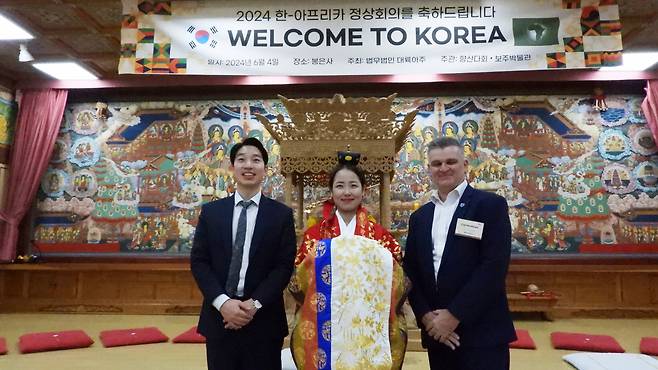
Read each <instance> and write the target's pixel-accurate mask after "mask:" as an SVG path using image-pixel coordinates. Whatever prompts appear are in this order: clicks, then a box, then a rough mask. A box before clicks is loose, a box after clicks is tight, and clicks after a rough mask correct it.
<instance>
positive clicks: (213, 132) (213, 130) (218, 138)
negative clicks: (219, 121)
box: [208, 125, 224, 144]
mask: <svg viewBox="0 0 658 370" xmlns="http://www.w3.org/2000/svg"><path fill="white" fill-rule="evenodd" d="M223 136H224V129H223V128H222V126H220V125H212V126H210V128H209V129H208V138H209V140H210V143H212V144H217V143H221V142H222V137H223Z"/></svg>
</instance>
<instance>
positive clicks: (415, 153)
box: [400, 135, 421, 165]
mask: <svg viewBox="0 0 658 370" xmlns="http://www.w3.org/2000/svg"><path fill="white" fill-rule="evenodd" d="M420 147H421V144H420V139H418V137H417V136H415V135H409V136H408V137H407V140H406V141H405V142H404V146H403V147H402V152H401V153H400V164H401V165H406V164H407V163H410V162H411V161H416V160H420V151H419V150H420Z"/></svg>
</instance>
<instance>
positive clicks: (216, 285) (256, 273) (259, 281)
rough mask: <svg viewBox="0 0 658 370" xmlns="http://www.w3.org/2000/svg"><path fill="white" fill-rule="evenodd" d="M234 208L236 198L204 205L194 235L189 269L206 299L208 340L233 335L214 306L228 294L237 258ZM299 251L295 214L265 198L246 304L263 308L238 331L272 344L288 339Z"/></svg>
mask: <svg viewBox="0 0 658 370" xmlns="http://www.w3.org/2000/svg"><path fill="white" fill-rule="evenodd" d="M234 207H235V197H234V196H230V197H227V198H223V199H220V200H217V201H214V202H210V203H207V204H205V205H204V206H203V207H202V208H201V214H200V215H199V223H198V225H197V228H196V233H195V234H194V243H193V245H192V252H191V256H190V261H191V268H192V274H193V275H194V279H195V280H196V282H197V285H198V286H199V289H200V290H201V293H202V294H203V305H202V307H201V315H200V317H199V324H198V329H197V330H198V331H199V333H201V334H203V335H204V336H205V337H206V338H212V339H221V338H222V337H224V336H225V335H226V333H227V332H228V331H230V330H228V329H224V323H223V318H222V316H221V314H220V313H219V311H217V309H216V308H215V307H214V306H213V305H212V302H213V300H215V298H217V297H218V296H219V295H221V294H226V290H225V287H226V278H227V276H228V270H229V265H230V263H231V254H232V252H233V233H232V223H233V210H234ZM295 251H296V242H295V226H294V221H293V216H292V210H291V209H290V208H288V207H287V206H285V205H284V204H282V203H279V202H277V201H275V200H272V199H270V198H267V197H265V196H261V201H260V204H259V206H258V214H257V216H256V225H255V227H254V234H253V237H252V239H251V247H250V250H249V266H248V268H247V274H246V277H245V285H244V300H246V299H249V298H253V299H254V300H258V301H259V302H260V303H261V304H262V305H263V307H262V308H261V309H260V310H258V312H257V313H256V315H255V316H254V319H253V320H252V321H251V322H250V323H249V324H248V325H246V326H245V327H243V328H242V329H240V330H241V331H243V332H244V333H247V334H251V333H253V334H254V335H256V336H258V337H260V338H268V337H269V338H273V339H280V338H283V337H285V336H286V335H288V324H287V321H286V313H285V307H284V304H283V290H284V288H285V287H286V285H287V284H288V282H289V281H290V276H291V275H292V271H293V263H294V260H295Z"/></svg>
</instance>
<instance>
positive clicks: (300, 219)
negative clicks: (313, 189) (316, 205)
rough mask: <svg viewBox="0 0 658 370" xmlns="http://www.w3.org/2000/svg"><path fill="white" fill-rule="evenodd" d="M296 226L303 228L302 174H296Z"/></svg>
mask: <svg viewBox="0 0 658 370" xmlns="http://www.w3.org/2000/svg"><path fill="white" fill-rule="evenodd" d="M297 198H298V200H297V228H298V229H301V230H304V229H305V228H304V176H303V175H297Z"/></svg>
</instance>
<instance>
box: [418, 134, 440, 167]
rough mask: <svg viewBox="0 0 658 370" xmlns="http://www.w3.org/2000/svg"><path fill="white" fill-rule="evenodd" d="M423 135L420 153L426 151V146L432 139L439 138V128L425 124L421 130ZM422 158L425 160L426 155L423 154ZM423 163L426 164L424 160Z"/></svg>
mask: <svg viewBox="0 0 658 370" xmlns="http://www.w3.org/2000/svg"><path fill="white" fill-rule="evenodd" d="M422 135H423V145H422V146H421V148H420V153H425V152H426V151H427V146H428V145H429V144H430V143H431V142H432V141H434V140H436V139H438V138H439V130H437V129H436V128H435V127H432V126H425V127H423V130H422ZM423 160H424V161H426V160H427V157H426V156H423ZM424 164H427V163H426V162H425V163H424Z"/></svg>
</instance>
